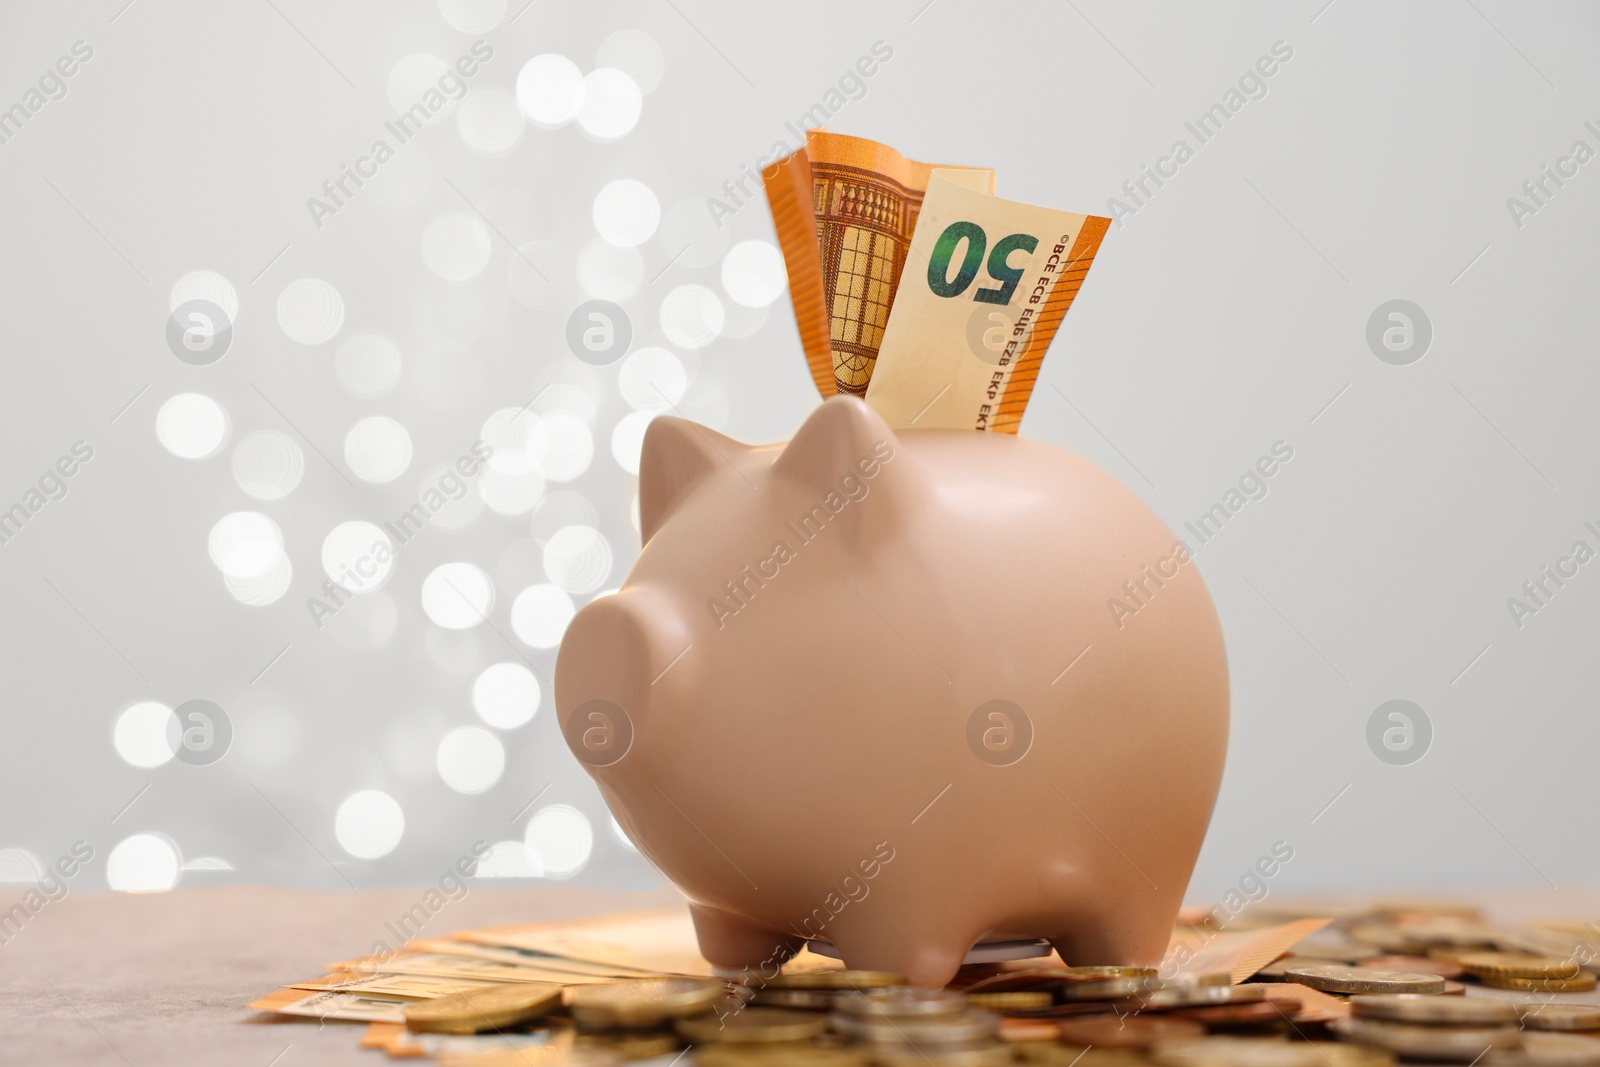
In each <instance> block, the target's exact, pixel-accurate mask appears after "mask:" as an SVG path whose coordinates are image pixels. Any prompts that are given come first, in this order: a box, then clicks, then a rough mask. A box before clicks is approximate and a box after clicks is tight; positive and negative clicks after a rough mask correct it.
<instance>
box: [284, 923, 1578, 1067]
mask: <svg viewBox="0 0 1600 1067" xmlns="http://www.w3.org/2000/svg"><path fill="white" fill-rule="evenodd" d="M1272 903H1273V910H1274V911H1275V912H1276V914H1269V912H1268V909H1267V908H1266V907H1265V905H1264V904H1263V906H1262V907H1261V908H1260V913H1259V914H1257V913H1255V912H1251V913H1247V915H1246V916H1242V917H1240V918H1239V919H1238V920H1236V921H1234V922H1230V923H1229V924H1228V929H1227V930H1226V931H1224V934H1226V935H1234V936H1232V937H1231V938H1230V939H1229V940H1228V941H1227V942H1226V943H1224V942H1220V941H1218V942H1215V943H1214V946H1213V947H1215V945H1224V946H1225V947H1224V951H1220V952H1218V951H1211V952H1209V953H1205V952H1202V954H1201V955H1200V956H1198V957H1190V959H1191V960H1192V962H1191V963H1190V964H1189V965H1188V968H1187V969H1185V968H1177V969H1176V973H1174V970H1175V969H1174V968H1173V967H1171V966H1164V967H1163V968H1162V969H1161V970H1160V971H1159V972H1158V971H1157V970H1156V969H1155V968H1150V967H1125V966H1062V965H1059V964H1050V963H1046V962H1045V961H1043V960H1039V961H1026V962H1025V961H1013V962H1008V963H986V964H974V965H970V966H965V967H962V968H961V970H960V972H959V973H958V974H957V976H956V978H955V980H954V981H953V982H952V983H951V984H950V986H949V987H948V988H946V989H941V990H931V989H923V988H915V987H912V986H910V985H908V984H907V982H906V979H905V977H904V976H902V975H897V974H888V973H882V972H876V971H860V970H829V971H822V970H817V969H815V965H814V964H812V965H811V966H807V967H800V968H796V969H795V971H794V973H789V974H778V975H775V976H772V977H770V978H766V979H762V978H758V977H756V976H753V975H750V976H747V977H746V978H745V979H743V980H741V981H724V980H721V979H713V978H691V977H683V976H676V975H670V974H662V973H660V972H656V973H655V974H654V975H653V976H650V977H644V976H640V975H641V974H642V973H643V974H647V973H649V972H647V971H644V970H643V968H641V967H637V966H633V964H632V962H631V961H627V960H621V961H617V962H616V963H615V964H613V965H615V966H617V967H618V968H619V969H623V968H624V967H629V968H631V969H632V970H633V973H634V975H635V976H634V977H626V978H624V977H617V976H613V975H607V976H605V977H603V978H602V979H601V980H599V981H596V980H594V978H593V976H584V978H585V980H583V981H573V982H568V981H562V980H559V978H560V976H562V975H574V976H577V975H579V974H580V973H581V972H583V971H585V970H590V971H592V970H594V969H596V967H597V965H596V964H595V963H594V962H593V961H585V960H580V959H573V960H570V961H566V962H565V963H563V964H562V966H565V967H567V968H569V969H568V970H565V971H563V970H561V969H560V968H559V967H558V966H557V965H556V964H555V963H552V962H551V961H555V960H558V958H559V957H558V956H557V955H556V954H553V953H550V952H548V951H546V950H544V949H542V948H541V949H540V951H541V952H544V953H545V954H544V955H542V956H541V957H540V958H539V960H538V961H537V962H524V961H523V960H522V959H521V958H516V959H510V960H502V959H501V958H500V957H501V956H502V955H504V951H503V950H500V949H494V948H490V949H487V950H484V949H475V950H473V951H487V952H490V953H492V954H493V955H491V956H485V957H481V958H480V957H476V956H472V955H470V954H465V953H461V954H457V955H454V956H452V955H450V954H448V953H444V952H441V951H440V949H439V946H438V944H437V943H433V944H430V945H429V946H427V949H426V951H422V950H419V951H417V952H415V953H413V954H412V955H410V956H407V957H402V958H386V959H385V960H383V961H382V963H383V965H384V967H385V968H393V970H387V969H386V970H367V969H364V968H363V967H362V966H361V965H363V964H364V962H365V961H352V965H350V966H346V967H342V968H341V969H340V970H339V971H337V972H336V973H333V974H331V975H329V976H327V977H326V978H324V979H320V980H318V981H314V982H308V983H303V984H301V985H300V986H297V987H292V988H289V989H286V990H283V991H280V993H279V994H275V995H274V996H273V997H272V998H270V1000H267V1001H263V1002H258V1004H261V1005H265V1004H267V1003H270V1004H271V1006H272V1009H273V1010H277V1011H280V1012H284V1013H286V1014H300V1015H312V1014H314V1013H319V1017H330V1016H331V1017H344V1018H361V1019H365V1020H367V1021H369V1022H370V1024H371V1026H372V1028H373V1032H370V1033H369V1035H368V1038H367V1047H371V1048H383V1049H385V1050H386V1051H388V1052H389V1054H390V1055H391V1056H397V1057H408V1058H413V1057H419V1056H435V1057H437V1058H438V1059H439V1061H440V1062H441V1063H442V1064H444V1065H445V1067H624V1064H625V1063H627V1062H630V1061H631V1062H633V1063H635V1064H637V1065H638V1067H647V1065H646V1064H645V1063H644V1061H650V1062H649V1064H648V1067H1392V1065H1394V1064H1396V1063H1397V1062H1400V1061H1405V1062H1419V1063H1445V1064H1449V1063H1455V1064H1477V1065H1479V1067H1600V994H1595V993H1593V992H1592V991H1593V990H1594V989H1595V967H1594V964H1593V962H1592V961H1594V960H1595V959H1596V958H1597V957H1600V938H1597V937H1596V936H1595V935H1596V934H1597V933H1600V927H1597V926H1596V924H1593V923H1588V922H1584V921H1579V920H1574V921H1569V922H1559V923H1558V922H1551V923H1546V924H1542V925H1538V926H1519V927H1501V926H1494V925H1490V924H1488V923H1487V922H1485V921H1484V920H1483V919H1482V918H1481V917H1480V916H1479V915H1478V914H1477V913H1476V912H1475V911H1473V910H1472V909H1470V908H1463V907H1459V906H1454V905H1445V904H1442V905H1438V906H1430V905H1426V904H1419V903H1416V902H1407V903H1405V904H1397V905H1390V906H1373V907H1367V908H1351V907H1347V906H1344V905H1341V904H1339V902H1333V904H1332V905H1331V906H1330V904H1329V902H1318V903H1315V904H1306V905H1304V906H1303V908H1304V910H1303V911H1302V912H1300V913H1299V914H1296V910H1295V908H1294V907H1292V906H1285V905H1283V904H1282V903H1281V902H1279V901H1278V900H1274V901H1273V902H1272ZM1329 914H1332V915H1335V916H1337V918H1336V919H1335V921H1334V922H1333V923H1331V924H1330V925H1328V926H1326V927H1324V928H1322V929H1319V930H1316V931H1315V932H1314V933H1312V934H1310V935H1309V936H1306V935H1305V934H1304V930H1305V929H1306V928H1308V927H1310V926H1314V925H1315V924H1314V923H1313V924H1302V923H1298V922H1297V921H1296V920H1298V919H1300V918H1305V917H1312V916H1320V915H1329ZM1197 922H1198V920H1197ZM1252 926H1255V927H1256V928H1257V930H1256V931H1255V932H1254V933H1250V932H1248V931H1249V930H1250V928H1251V927H1252ZM1241 934H1242V935H1243V936H1242V937H1241V936H1239V935H1241ZM1186 936H1188V937H1189V938H1190V942H1189V943H1190V944H1191V945H1193V944H1198V945H1199V946H1201V948H1202V949H1203V948H1204V946H1205V945H1206V943H1207V942H1208V941H1212V940H1213V939H1214V938H1215V937H1216V931H1215V930H1214V929H1213V930H1205V929H1201V928H1198V927H1192V928H1190V930H1189V931H1188V932H1187V934H1186V931H1185V929H1184V927H1183V925H1182V924H1180V926H1179V929H1178V930H1177V931H1176V932H1175V936H1174V945H1175V946H1176V945H1181V944H1183V943H1184V938H1185V937H1186ZM1274 938H1276V939H1277V940H1274ZM1278 945H1282V946H1292V947H1291V948H1289V950H1288V952H1286V953H1283V954H1282V955H1281V956H1280V958H1277V959H1271V958H1270V956H1271V954H1272V953H1274V952H1278V951H1281V950H1280V949H1278V948H1276V947H1274V946H1278ZM468 948H469V949H470V948H471V946H470V945H469V946H468ZM1173 958H1177V957H1173ZM402 967H414V968H415V970H403V969H401V968H402ZM1204 968H1209V970H1205V969H1204ZM1252 968H1253V972H1252ZM552 977H554V978H557V980H554V981H552V980H550V979H551V978H552ZM1241 978H1242V979H1243V981H1240V979H1241ZM386 998H387V999H386ZM336 1012H345V1013H349V1014H344V1015H337V1014H334V1013H336ZM402 1020H403V1021H402Z"/></svg>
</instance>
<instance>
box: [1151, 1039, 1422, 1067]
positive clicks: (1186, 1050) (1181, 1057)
mask: <svg viewBox="0 0 1600 1067" xmlns="http://www.w3.org/2000/svg"><path fill="white" fill-rule="evenodd" d="M1353 1049H1354V1047H1353V1046H1350V1045H1336V1044H1333V1043H1332V1042H1326V1041H1285V1040H1284V1039H1282V1038H1278V1037H1200V1038H1192V1039H1189V1040H1180V1041H1162V1042H1160V1043H1159V1044H1157V1045H1156V1046H1155V1047H1154V1048H1152V1049H1151V1050H1150V1058H1151V1059H1152V1060H1154V1061H1155V1062H1156V1063H1157V1064H1159V1065H1160V1067H1387V1065H1391V1064H1393V1063H1394V1055H1393V1054H1392V1053H1386V1052H1382V1051H1380V1050H1378V1049H1360V1050H1353Z"/></svg>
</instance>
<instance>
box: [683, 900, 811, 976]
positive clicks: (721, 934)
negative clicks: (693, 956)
mask: <svg viewBox="0 0 1600 1067" xmlns="http://www.w3.org/2000/svg"><path fill="white" fill-rule="evenodd" d="M689 914H690V915H691V916H693V918H694V932H695V935H696V936H697V937H699V939H700V955H702V956H704V957H705V958H706V959H707V960H709V961H710V962H711V965H712V966H714V967H716V968H717V970H718V971H719V972H722V973H725V974H726V976H727V977H732V976H733V975H734V974H742V973H745V972H749V973H752V974H754V975H756V976H759V977H765V978H771V977H773V976H775V975H776V974H777V973H778V971H779V970H780V969H781V968H782V967H783V964H784V963H785V962H786V961H787V960H788V959H789V958H790V957H791V956H793V955H794V954H795V953H796V952H799V951H800V945H801V941H800V938H798V937H795V936H793V935H792V934H778V933H774V932H773V931H771V930H768V929H767V928H766V927H763V926H758V925H756V924H755V923H752V922H751V921H750V920H749V919H746V918H743V917H742V916H738V915H734V914H733V913H731V912H726V911H721V910H719V909H717V908H712V907H708V906H706V905H704V904H694V903H691V904H690V905H689Z"/></svg>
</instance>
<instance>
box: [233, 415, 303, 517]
mask: <svg viewBox="0 0 1600 1067" xmlns="http://www.w3.org/2000/svg"><path fill="white" fill-rule="evenodd" d="M305 472H306V457H305V453H304V452H302V451H301V450H300V445H299V443H298V442H296V441H295V439H294V438H292V437H290V436H289V435H288V434H286V433H284V432H283V431H282V430H257V431H256V432H255V433H252V434H249V435H247V436H245V437H244V438H243V439H241V440H240V441H239V443H238V444H236V445H234V446H233V480H234V482H235V483H236V484H237V485H238V486H239V488H240V489H242V490H243V491H244V492H245V493H247V494H248V495H250V496H253V497H255V498H256V499H257V500H281V499H282V498H283V497H286V496H288V495H289V494H290V493H292V492H294V489H295V486H297V485H299V484H300V479H301V478H302V477H303V476H304V475H305Z"/></svg>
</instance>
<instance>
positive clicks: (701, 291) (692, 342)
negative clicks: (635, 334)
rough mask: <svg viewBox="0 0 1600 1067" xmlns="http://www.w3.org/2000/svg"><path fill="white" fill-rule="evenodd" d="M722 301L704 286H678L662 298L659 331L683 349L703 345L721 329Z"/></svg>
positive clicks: (713, 338)
mask: <svg viewBox="0 0 1600 1067" xmlns="http://www.w3.org/2000/svg"><path fill="white" fill-rule="evenodd" d="M724 319H725V314H724V312H723V309H722V301H721V300H720V299H719V298H718V297H717V294H716V293H713V292H712V291H711V290H710V289H707V288H706V287H705V286H703V285H695V284H692V283H691V284H689V285H680V286H678V287H677V288H675V289H673V290H672V291H671V292H669V293H668V294H667V295H666V296H665V297H664V298H663V299H662V301H661V332H662V333H664V334H666V335H667V339H668V340H669V341H671V342H672V343H673V344H675V345H678V346H680V347H682V348H704V347H705V346H706V345H708V344H710V343H711V342H712V341H715V340H716V339H717V335H718V334H720V333H721V332H722V324H723V321H724Z"/></svg>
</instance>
